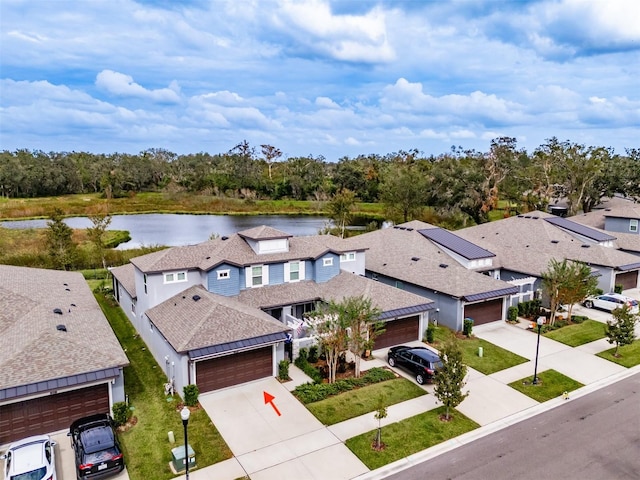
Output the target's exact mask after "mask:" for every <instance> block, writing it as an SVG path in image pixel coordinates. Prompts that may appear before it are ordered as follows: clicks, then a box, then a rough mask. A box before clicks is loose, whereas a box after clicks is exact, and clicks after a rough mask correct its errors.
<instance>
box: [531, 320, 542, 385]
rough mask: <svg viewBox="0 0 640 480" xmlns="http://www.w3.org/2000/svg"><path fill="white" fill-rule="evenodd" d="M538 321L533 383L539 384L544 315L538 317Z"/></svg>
mask: <svg viewBox="0 0 640 480" xmlns="http://www.w3.org/2000/svg"><path fill="white" fill-rule="evenodd" d="M536 323H537V324H538V343H537V344H536V364H535V367H534V368H533V382H532V383H533V384H534V385H537V384H538V351H539V350H540V330H541V329H542V325H543V324H544V317H538V320H536Z"/></svg>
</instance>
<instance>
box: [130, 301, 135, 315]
mask: <svg viewBox="0 0 640 480" xmlns="http://www.w3.org/2000/svg"><path fill="white" fill-rule="evenodd" d="M131 313H133V315H134V316H135V314H136V304H135V303H133V302H131Z"/></svg>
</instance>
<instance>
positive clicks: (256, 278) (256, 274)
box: [251, 266, 262, 287]
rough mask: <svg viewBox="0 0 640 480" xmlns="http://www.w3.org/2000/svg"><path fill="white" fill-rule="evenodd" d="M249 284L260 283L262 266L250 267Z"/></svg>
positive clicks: (254, 285) (257, 285) (256, 284)
mask: <svg viewBox="0 0 640 480" xmlns="http://www.w3.org/2000/svg"><path fill="white" fill-rule="evenodd" d="M251 285H252V286H253V287H259V286H260V285H262V267H261V266H260V267H251Z"/></svg>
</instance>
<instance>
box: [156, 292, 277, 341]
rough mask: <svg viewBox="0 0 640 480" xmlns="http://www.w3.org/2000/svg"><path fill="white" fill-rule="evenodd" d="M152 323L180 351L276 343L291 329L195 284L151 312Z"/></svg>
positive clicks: (264, 314)
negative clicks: (241, 344) (242, 344)
mask: <svg viewBox="0 0 640 480" xmlns="http://www.w3.org/2000/svg"><path fill="white" fill-rule="evenodd" d="M146 315H147V317H148V318H149V320H150V321H151V322H152V323H153V324H154V325H155V326H156V328H157V329H158V330H159V331H160V333H161V334H162V336H163V337H164V338H165V339H166V340H167V341H168V342H169V344H170V345H171V346H172V347H173V349H174V350H175V351H176V352H179V353H183V352H188V351H195V350H199V349H207V348H209V347H214V346H219V347H222V348H223V349H227V350H230V349H234V348H235V346H236V345H237V344H238V343H242V342H245V343H246V342H248V343H249V344H259V343H273V342H275V341H281V340H283V339H284V338H285V332H287V331H288V330H290V329H289V328H288V327H287V326H285V325H283V324H282V323H280V322H278V321H277V320H275V319H274V318H273V317H271V316H270V315H269V314H267V313H265V312H263V311H261V310H258V309H256V308H253V307H251V306H249V305H245V304H244V303H242V302H240V301H238V300H237V299H236V298H235V297H225V296H222V295H217V294H215V293H211V292H208V291H207V290H206V289H205V288H204V287H202V286H201V285H194V286H192V287H189V288H188V289H186V290H184V291H183V292H181V293H179V294H177V295H174V296H173V297H171V298H169V299H168V300H166V301H164V302H162V303H161V304H159V305H156V306H155V307H153V308H151V309H149V310H147V312H146Z"/></svg>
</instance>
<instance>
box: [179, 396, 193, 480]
mask: <svg viewBox="0 0 640 480" xmlns="http://www.w3.org/2000/svg"><path fill="white" fill-rule="evenodd" d="M190 415H191V411H190V410H189V409H188V408H187V407H186V406H185V407H184V408H183V409H182V410H180V418H182V425H183V426H184V461H185V469H186V475H187V480H189V447H188V445H189V442H188V438H187V425H188V424H189V416H190Z"/></svg>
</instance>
